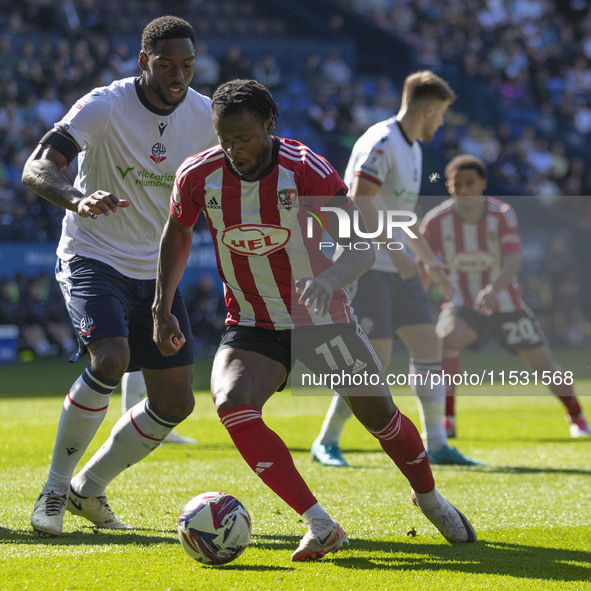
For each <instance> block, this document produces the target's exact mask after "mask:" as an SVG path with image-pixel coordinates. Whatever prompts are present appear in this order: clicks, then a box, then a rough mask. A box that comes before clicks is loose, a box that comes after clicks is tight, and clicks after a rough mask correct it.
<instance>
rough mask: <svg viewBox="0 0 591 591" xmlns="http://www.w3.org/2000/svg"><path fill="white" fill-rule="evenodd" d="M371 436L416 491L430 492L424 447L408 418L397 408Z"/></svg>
mask: <svg viewBox="0 0 591 591" xmlns="http://www.w3.org/2000/svg"><path fill="white" fill-rule="evenodd" d="M370 433H371V434H372V435H373V436H374V437H375V438H376V439H377V440H378V441H379V442H380V445H381V446H382V449H383V450H384V451H385V452H386V453H387V454H388V456H390V458H392V460H394V463H395V464H396V465H397V466H398V469H399V470H400V471H401V472H402V473H403V474H404V475H405V476H406V478H407V480H408V481H409V482H410V485H411V486H412V489H413V490H414V491H415V492H418V493H428V492H430V491H432V490H433V488H434V487H435V480H433V473H432V472H431V466H429V458H428V457H427V452H426V451H425V446H424V445H423V441H422V439H421V436H420V435H419V432H418V431H417V428H416V427H415V426H414V424H413V423H412V421H411V420H410V419H409V418H408V417H407V416H405V415H403V414H402V413H401V412H400V411H399V410H398V409H396V412H395V413H394V414H393V415H392V418H391V419H390V421H389V422H388V424H387V425H386V426H385V427H384V428H383V429H380V430H379V431H370Z"/></svg>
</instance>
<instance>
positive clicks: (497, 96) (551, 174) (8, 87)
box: [0, 0, 591, 355]
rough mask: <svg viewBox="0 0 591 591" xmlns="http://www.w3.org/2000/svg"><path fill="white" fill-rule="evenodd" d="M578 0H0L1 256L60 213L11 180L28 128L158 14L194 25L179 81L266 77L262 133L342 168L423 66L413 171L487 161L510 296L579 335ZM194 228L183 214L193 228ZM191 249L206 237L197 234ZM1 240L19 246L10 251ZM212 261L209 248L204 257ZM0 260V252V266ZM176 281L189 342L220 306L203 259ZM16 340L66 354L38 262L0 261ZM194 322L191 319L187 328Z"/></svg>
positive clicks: (48, 237) (585, 286) (582, 106)
mask: <svg viewBox="0 0 591 591" xmlns="http://www.w3.org/2000/svg"><path fill="white" fill-rule="evenodd" d="M589 4H590V2H589V1H588V0H297V1H295V0H273V2H269V1H268V0H169V1H168V2H167V3H166V7H165V8H163V6H162V3H161V2H158V1H156V0H143V1H141V2H140V1H138V0H126V2H120V1H116V0H100V1H99V0H20V1H16V0H0V254H1V252H2V250H3V249H4V250H5V247H6V246H7V245H8V244H11V245H14V244H15V243H23V244H24V243H26V244H31V243H35V244H39V245H42V244H43V245H47V244H51V245H52V246H54V245H55V243H56V242H57V240H58V238H59V234H60V231H61V218H62V210H60V209H58V208H57V207H55V206H53V205H51V204H49V203H48V202H46V201H44V200H43V199H40V198H38V197H37V196H36V195H35V194H33V193H32V192H31V191H30V190H28V189H27V188H25V187H24V186H23V185H22V184H21V182H20V178H21V172H22V168H23V164H24V162H25V160H26V158H27V157H28V155H29V154H30V153H31V151H32V150H33V149H34V147H35V145H36V143H37V142H38V141H39V139H40V138H41V137H42V136H43V135H44V133H45V132H46V131H47V130H48V129H49V128H51V127H52V125H53V124H54V123H55V122H56V121H57V120H58V119H59V118H60V117H61V116H62V115H63V114H64V113H65V112H66V111H67V109H68V108H69V107H70V106H71V105H72V104H73V103H74V102H75V101H76V100H77V99H78V98H79V97H80V96H82V95H83V94H85V93H86V92H88V91H89V90H91V89H92V88H93V87H95V86H102V85H106V84H109V83H110V82H111V81H112V80H115V79H117V78H122V77H126V76H133V75H137V74H138V68H137V54H138V52H139V49H140V37H141V31H142V29H143V27H144V26H145V24H146V23H147V22H149V21H150V20H151V19H153V18H155V17H157V16H161V15H162V14H165V13H168V14H175V15H177V16H181V17H183V18H186V19H187V20H188V21H189V22H190V23H191V24H192V25H193V26H194V28H195V30H196V33H197V41H198V43H197V62H196V74H195V78H194V81H193V84H192V85H193V86H194V87H195V88H196V89H197V90H199V91H200V92H202V93H204V94H207V95H211V94H212V93H213V91H214V90H215V88H216V87H217V85H219V84H220V83H222V82H225V81H227V80H231V79H233V78H237V77H246V78H251V77H253V78H256V79H257V80H259V81H260V82H262V83H263V84H265V85H266V86H268V87H269V88H270V89H271V91H272V92H273V95H274V97H275V99H276V101H277V103H278V105H279V109H280V119H279V128H278V134H279V135H284V136H287V137H294V138H296V139H299V140H300V141H303V142H304V143H307V144H308V145H310V146H311V147H312V148H313V149H315V150H317V151H318V152H319V153H321V154H323V155H325V156H326V157H327V158H328V159H329V160H330V161H331V162H332V163H333V165H334V166H335V167H336V168H337V170H339V171H340V172H341V173H342V172H344V168H345V165H346V162H347V159H348V155H349V151H350V149H351V147H352V145H353V143H354V141H355V140H356V139H357V137H358V136H359V135H361V134H362V133H363V132H364V131H365V129H367V127H369V126H370V125H372V124H373V123H375V122H376V121H379V120H381V119H385V118H387V117H389V116H391V115H392V114H394V113H395V112H396V111H397V108H398V105H399V100H400V89H401V83H402V81H403V79H404V77H405V76H406V75H407V74H409V73H411V72H413V71H415V70H418V69H423V68H428V69H431V70H434V71H435V72H437V73H438V74H440V75H442V76H443V77H444V78H446V79H447V80H448V81H449V82H450V84H451V85H452V87H453V88H454V90H455V91H456V92H457V94H458V100H457V101H456V103H455V104H454V105H453V106H452V108H451V110H450V114H449V117H448V119H447V123H446V125H445V127H444V128H442V130H440V131H439V132H438V134H437V135H436V136H435V139H434V140H433V142H431V143H430V144H428V145H425V146H424V171H423V174H424V178H423V189H422V192H423V193H424V196H423V197H422V198H421V201H420V208H421V211H420V213H421V212H424V211H425V210H426V209H428V208H430V207H432V206H433V205H435V204H437V203H438V202H439V201H440V200H441V199H442V198H443V197H444V195H445V188H444V185H443V182H442V181H440V182H438V183H429V182H428V180H427V179H428V177H429V175H430V174H431V173H432V172H437V173H438V174H440V177H443V168H444V167H445V163H446V162H447V161H448V160H449V159H450V158H452V157H453V156H454V155H455V154H457V153H459V152H467V153H470V154H474V155H476V156H479V157H480V158H482V159H483V160H484V161H485V162H486V163H487V164H488V166H489V180H490V183H489V194H491V195H496V196H499V197H501V198H503V199H506V200H508V201H510V202H511V203H512V204H513V205H514V206H515V208H516V210H517V213H518V215H519V218H520V225H521V229H522V237H523V239H524V263H523V269H522V273H521V275H520V278H521V283H522V287H523V291H524V294H525V297H526V299H527V300H528V302H529V303H530V305H531V307H532V308H533V309H534V311H535V312H536V314H537V315H538V317H539V319H540V320H541V322H542V324H543V327H544V329H545V330H546V332H547V334H548V336H549V338H550V340H551V342H553V343H555V344H564V345H577V346H583V345H590V344H591V323H590V319H591V301H590V300H591V298H589V296H588V294H589V290H591V266H590V265H589V254H588V253H589V252H590V249H591V142H589V137H590V134H591V68H590V64H591V11H590V8H589ZM196 231H197V232H198V231H199V227H197V230H196ZM199 248H207V247H206V246H200V247H199ZM17 252H18V251H17ZM210 259H211V257H210ZM2 261H3V259H2V257H1V256H0V262H2ZM211 271H212V272H211V273H209V270H208V272H207V273H197V274H195V280H194V281H191V279H190V278H188V280H187V281H186V289H185V291H186V296H187V297H188V299H189V307H190V309H191V313H192V316H193V319H194V322H195V323H197V322H198V323H199V324H198V325H199V326H200V327H203V332H202V335H201V336H200V339H201V341H202V342H201V344H202V347H201V350H203V351H204V352H207V351H209V350H210V349H211V348H212V347H214V346H215V340H216V337H217V334H219V328H220V327H221V323H222V322H223V317H224V309H223V301H222V300H221V295H220V292H219V284H218V282H217V278H215V279H214V277H215V270H214V269H212V270H211ZM7 323H12V324H14V323H16V324H18V325H19V327H20V328H21V330H20V335H21V347H22V348H24V349H26V350H31V351H33V352H34V353H35V354H37V355H57V354H64V355H65V354H69V353H70V352H71V351H70V349H71V348H72V345H73V341H72V333H71V329H70V327H69V322H68V318H67V315H66V314H65V310H64V309H63V304H62V303H61V295H60V294H59V290H57V288H56V286H55V281H54V280H53V275H52V271H51V269H48V270H46V269H43V270H42V271H41V272H39V270H38V269H33V268H31V267H29V266H27V265H26V264H25V262H23V265H22V268H21V269H18V272H14V261H12V264H11V271H10V273H8V274H6V273H4V272H3V270H2V269H0V324H7ZM195 326H197V324H195Z"/></svg>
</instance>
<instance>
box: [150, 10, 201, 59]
mask: <svg viewBox="0 0 591 591" xmlns="http://www.w3.org/2000/svg"><path fill="white" fill-rule="evenodd" d="M163 39H190V40H191V43H193V45H195V31H194V30H193V27H192V26H191V25H190V24H189V23H188V22H187V21H186V20H184V19H182V18H179V17H178V16H161V17H158V18H156V19H154V20H153V21H151V22H149V23H148V24H147V25H146V27H145V28H144V32H143V33H142V51H144V52H145V53H153V52H154V51H156V44H157V43H158V42H159V41H162V40H163Z"/></svg>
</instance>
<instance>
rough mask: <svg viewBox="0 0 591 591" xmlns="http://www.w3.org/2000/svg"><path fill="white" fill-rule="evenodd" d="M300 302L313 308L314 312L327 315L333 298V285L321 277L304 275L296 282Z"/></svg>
mask: <svg viewBox="0 0 591 591" xmlns="http://www.w3.org/2000/svg"><path fill="white" fill-rule="evenodd" d="M295 290H296V295H298V296H299V299H298V303H300V304H303V305H304V306H306V308H308V309H313V310H314V314H320V315H321V316H326V313H327V312H328V308H329V306H330V302H331V300H332V292H333V289H332V285H330V284H329V282H328V281H325V280H323V279H321V278H320V277H304V278H303V279H298V281H296V283H295Z"/></svg>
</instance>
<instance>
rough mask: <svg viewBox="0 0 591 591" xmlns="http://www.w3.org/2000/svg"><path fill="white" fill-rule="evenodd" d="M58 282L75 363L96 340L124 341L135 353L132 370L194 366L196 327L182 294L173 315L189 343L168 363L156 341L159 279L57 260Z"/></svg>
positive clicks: (89, 263) (89, 262)
mask: <svg viewBox="0 0 591 591" xmlns="http://www.w3.org/2000/svg"><path fill="white" fill-rule="evenodd" d="M56 278H57V280H58V282H59V284H60V287H61V289H62V293H63V296H64V299H65V301H66V307H67V309H68V313H69V315H70V320H71V321H72V325H73V326H74V331H75V332H76V336H77V337H78V343H79V349H78V351H77V353H75V354H74V355H73V356H72V357H71V359H70V361H76V360H77V359H78V358H79V357H80V355H82V353H84V351H85V348H86V346H87V345H88V344H89V343H92V342H93V341H95V340H97V339H101V338H104V337H125V338H127V339H128V343H129V351H130V361H129V370H134V369H140V368H146V369H168V368H171V367H179V366H182V365H190V364H192V363H193V361H194V359H193V339H192V332H191V324H190V322H189V316H188V314H187V309H186V307H185V303H184V301H183V297H182V296H181V294H180V292H179V290H178V289H177V291H176V294H175V297H174V301H173V304H172V313H173V314H174V315H175V316H176V317H177V319H178V321H179V324H180V328H181V331H182V332H183V334H184V335H185V337H186V339H187V340H186V342H185V345H184V346H183V348H182V349H181V350H180V351H179V352H178V353H177V354H176V355H171V356H169V357H165V356H164V355H162V353H160V351H159V349H158V347H157V346H156V344H155V343H154V341H153V340H152V335H153V329H154V323H153V320H152V309H151V308H152V302H153V301H154V290H155V285H156V281H155V280H154V279H149V280H141V279H130V278H129V277H126V276H125V275H122V274H121V273H119V272H118V271H116V270H115V269H113V267H111V266H110V265H107V264H105V263H101V262H100V261H96V260H94V259H89V258H85V257H80V256H76V257H74V258H73V259H72V260H70V261H63V260H60V259H58V261H57V265H56Z"/></svg>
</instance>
